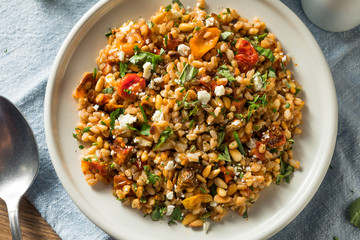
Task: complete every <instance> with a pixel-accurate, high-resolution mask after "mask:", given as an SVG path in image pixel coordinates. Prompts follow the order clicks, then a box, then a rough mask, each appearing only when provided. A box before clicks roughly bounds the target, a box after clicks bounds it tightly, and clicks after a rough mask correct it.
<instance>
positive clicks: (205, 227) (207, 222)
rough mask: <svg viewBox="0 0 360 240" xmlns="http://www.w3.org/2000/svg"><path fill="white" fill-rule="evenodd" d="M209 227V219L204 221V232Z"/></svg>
mask: <svg viewBox="0 0 360 240" xmlns="http://www.w3.org/2000/svg"><path fill="white" fill-rule="evenodd" d="M209 227H210V222H209V221H206V222H204V224H203V229H204V232H205V233H207V232H208V231H209Z"/></svg>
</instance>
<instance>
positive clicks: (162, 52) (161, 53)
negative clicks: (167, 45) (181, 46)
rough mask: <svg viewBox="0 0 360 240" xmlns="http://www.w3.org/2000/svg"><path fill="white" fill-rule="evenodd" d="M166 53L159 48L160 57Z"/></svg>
mask: <svg viewBox="0 0 360 240" xmlns="http://www.w3.org/2000/svg"><path fill="white" fill-rule="evenodd" d="M165 53H166V51H165V50H164V49H163V48H161V49H160V56H162V55H163V54H165Z"/></svg>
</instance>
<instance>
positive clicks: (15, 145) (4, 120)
mask: <svg viewBox="0 0 360 240" xmlns="http://www.w3.org/2000/svg"><path fill="white" fill-rule="evenodd" d="M0 129H1V138H0V198H2V199H3V200H4V201H5V203H6V206H7V209H8V213H9V222H10V228H11V234H12V238H13V239H21V232H20V225H19V215H18V207H19V202H20V199H21V197H22V195H24V193H25V192H26V190H27V189H28V188H29V187H30V185H31V184H32V182H33V181H34V179H35V177H36V175H37V172H38V169H39V153H38V148H37V145H36V140H35V137H34V135H33V133H32V131H31V128H30V126H29V124H28V123H27V122H26V120H25V118H24V117H23V115H22V114H21V113H20V111H19V110H18V109H17V108H16V107H15V106H14V105H13V104H12V103H11V102H10V101H9V100H7V99H6V98H4V97H2V96H0Z"/></svg>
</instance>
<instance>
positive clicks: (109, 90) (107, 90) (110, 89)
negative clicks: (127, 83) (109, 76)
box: [102, 87, 114, 93]
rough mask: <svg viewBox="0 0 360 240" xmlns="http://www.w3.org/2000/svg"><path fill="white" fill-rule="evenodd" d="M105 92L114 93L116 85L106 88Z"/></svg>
mask: <svg viewBox="0 0 360 240" xmlns="http://www.w3.org/2000/svg"><path fill="white" fill-rule="evenodd" d="M102 92H103V93H114V87H109V88H104V89H103V90H102Z"/></svg>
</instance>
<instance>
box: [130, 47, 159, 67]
mask: <svg viewBox="0 0 360 240" xmlns="http://www.w3.org/2000/svg"><path fill="white" fill-rule="evenodd" d="M129 61H130V63H132V64H139V65H143V64H144V63H145V62H149V63H151V64H152V65H153V70H154V69H155V67H156V64H159V63H161V62H163V61H164V60H163V59H162V58H161V57H160V56H159V55H156V54H154V53H150V52H142V51H140V50H139V51H136V54H135V55H134V56H132V57H131V58H130V59H129Z"/></svg>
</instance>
